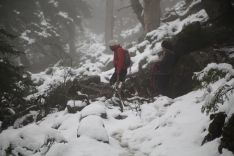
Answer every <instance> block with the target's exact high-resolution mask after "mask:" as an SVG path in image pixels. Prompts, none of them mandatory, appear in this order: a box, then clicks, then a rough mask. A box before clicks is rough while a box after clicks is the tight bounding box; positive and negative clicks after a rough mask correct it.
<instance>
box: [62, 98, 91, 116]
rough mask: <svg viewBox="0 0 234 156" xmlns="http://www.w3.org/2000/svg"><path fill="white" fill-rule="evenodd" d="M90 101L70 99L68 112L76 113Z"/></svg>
mask: <svg viewBox="0 0 234 156" xmlns="http://www.w3.org/2000/svg"><path fill="white" fill-rule="evenodd" d="M87 105H88V103H87V102H86V101H79V100H69V101H68V102H67V111H68V113H76V112H77V111H81V110H82V109H83V108H84V107H85V106H87Z"/></svg>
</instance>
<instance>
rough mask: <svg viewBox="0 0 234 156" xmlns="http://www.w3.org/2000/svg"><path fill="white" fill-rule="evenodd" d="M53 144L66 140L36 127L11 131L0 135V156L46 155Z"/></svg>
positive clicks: (50, 131)
mask: <svg viewBox="0 0 234 156" xmlns="http://www.w3.org/2000/svg"><path fill="white" fill-rule="evenodd" d="M54 142H59V143H65V142H67V141H66V139H65V138H64V137H63V135H62V134H61V133H59V132H58V131H56V130H54V129H52V128H49V127H45V126H38V125H34V124H33V125H29V126H25V127H23V128H21V129H17V130H15V129H11V130H8V131H3V132H2V133H1V134H0V155H1V156H7V155H11V154H13V155H33V154H35V153H37V152H38V153H40V154H42V155H44V154H46V153H47V151H48V150H49V149H50V147H51V145H52V144H53V143H54Z"/></svg>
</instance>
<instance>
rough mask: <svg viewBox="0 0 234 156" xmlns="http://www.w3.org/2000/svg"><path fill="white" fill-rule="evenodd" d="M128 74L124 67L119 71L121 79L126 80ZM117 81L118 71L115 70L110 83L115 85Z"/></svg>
mask: <svg viewBox="0 0 234 156" xmlns="http://www.w3.org/2000/svg"><path fill="white" fill-rule="evenodd" d="M126 75H127V69H123V70H121V71H120V73H119V81H121V82H124V81H125V78H126ZM116 81H117V72H116V71H115V72H114V74H113V75H112V76H111V79H110V84H111V85H113V84H114V83H115V82H116Z"/></svg>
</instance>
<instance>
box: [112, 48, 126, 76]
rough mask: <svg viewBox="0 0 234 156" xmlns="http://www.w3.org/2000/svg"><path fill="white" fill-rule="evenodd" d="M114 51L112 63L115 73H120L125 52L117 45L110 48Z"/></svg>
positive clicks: (123, 65) (123, 67)
mask: <svg viewBox="0 0 234 156" xmlns="http://www.w3.org/2000/svg"><path fill="white" fill-rule="evenodd" d="M112 50H113V51H114V59H113V64H114V67H115V70H116V72H117V73H120V71H121V70H122V69H125V63H124V62H125V52H124V49H123V48H122V47H121V46H119V45H117V46H114V47H113V48H112Z"/></svg>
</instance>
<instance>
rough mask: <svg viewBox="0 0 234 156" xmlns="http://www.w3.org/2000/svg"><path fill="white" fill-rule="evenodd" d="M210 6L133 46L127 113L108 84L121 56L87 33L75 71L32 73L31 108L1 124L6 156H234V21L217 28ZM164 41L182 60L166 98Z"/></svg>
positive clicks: (170, 19) (181, 10)
mask: <svg viewBox="0 0 234 156" xmlns="http://www.w3.org/2000/svg"><path fill="white" fill-rule="evenodd" d="M207 1H208V0H207ZM202 2H203V1H201V0H193V1H189V3H185V2H184V1H182V2H180V3H178V4H177V5H176V6H175V7H174V8H172V9H171V10H169V12H168V16H167V17H166V18H165V19H163V21H164V23H162V24H161V26H160V27H159V28H158V29H156V30H154V31H152V32H150V33H148V34H147V35H146V37H145V39H144V40H143V41H142V42H141V43H139V44H133V45H132V47H131V48H130V49H128V50H129V52H130V54H131V58H132V61H133V65H132V67H131V71H129V75H128V77H127V80H126V83H125V88H124V89H125V90H124V93H125V97H124V99H123V102H124V104H125V108H124V112H121V111H120V108H119V103H120V102H121V101H120V100H119V98H118V97H117V96H116V95H115V94H116V93H115V91H114V90H113V88H111V86H110V85H109V79H110V76H111V74H112V73H113V72H114V69H112V55H109V54H105V53H104V51H105V46H104V44H103V43H102V41H101V39H100V36H96V35H94V34H92V33H88V34H87V36H89V40H84V41H83V42H81V43H80V45H78V49H77V51H80V52H81V54H82V55H81V58H80V60H81V63H80V64H79V65H77V67H76V68H72V67H63V66H62V62H58V63H57V64H56V65H55V66H53V67H50V68H48V69H47V70H45V71H43V72H41V73H37V74H32V75H31V76H32V80H33V81H34V83H35V90H34V92H33V93H32V94H30V95H29V96H27V97H25V99H26V100H28V101H30V103H29V105H28V108H27V109H26V110H19V112H14V108H11V107H9V108H7V109H8V110H13V111H12V112H14V113H11V114H9V115H8V114H7V115H6V116H5V119H6V121H8V120H11V122H13V123H14V124H13V125H6V124H5V121H0V128H3V129H4V130H2V131H1V133H0V155H3V156H7V155H23V156H24V155H25V156H26V155H32V156H41V155H46V156H58V155H61V156H63V155H66V156H73V155H74V156H75V155H79V156H94V155H95V156H97V155H98V156H109V155H113V156H115V155H116V156H171V155H175V156H177V155H178V156H188V155H189V156H190V155H191V156H193V155H194V156H198V155H201V156H233V153H234V146H233V145H234V144H233V142H234V135H233V129H234V107H233V102H234V94H233V93H234V69H233V67H232V65H233V58H234V57H233V48H234V44H233V41H234V38H233V35H232V34H234V33H233V32H234V31H233V27H231V26H233V25H232V24H233V23H232V22H227V23H226V22H224V21H222V22H221V21H219V20H218V21H217V23H213V21H214V20H211V17H210V16H208V15H209V14H210V12H207V11H206V10H204V9H207V8H205V7H204V6H206V4H202ZM202 6H203V7H202ZM214 7H215V6H214ZM216 7H217V5H216ZM210 9H211V8H210ZM211 10H212V9H211ZM173 12H176V14H173ZM215 16H218V15H217V14H216V15H215ZM212 18H213V17H212ZM215 21H216V20H215ZM129 31H130V32H131V30H129ZM127 33H128V31H126V34H125V35H128V34H127ZM217 34H219V36H217ZM227 34H228V35H227ZM165 39H168V40H169V41H170V42H171V43H172V45H173V48H174V49H173V51H174V52H175V53H176V55H177V61H176V63H175V64H174V65H173V67H172V69H173V70H172V73H171V75H170V79H169V80H168V84H169V85H168V86H169V91H168V92H167V93H166V94H165V95H166V96H165V95H162V94H161V93H158V92H156V91H155V90H154V88H152V87H154V86H153V85H152V74H153V72H154V71H152V65H153V64H154V63H155V62H157V61H158V60H159V53H160V52H161V51H162V48H161V42H162V41H163V40H165ZM22 112H23V113H22ZM19 114H21V116H19ZM16 116H17V117H18V118H17V120H15V121H12V118H13V117H14V118H15V117H16ZM2 125H4V127H3V126H2ZM8 126H9V127H8ZM7 127H8V128H7Z"/></svg>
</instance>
